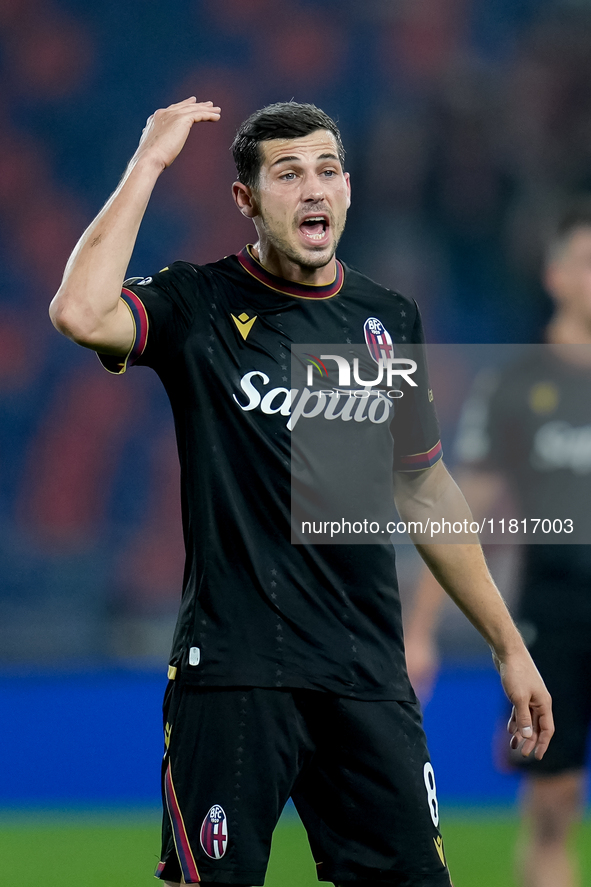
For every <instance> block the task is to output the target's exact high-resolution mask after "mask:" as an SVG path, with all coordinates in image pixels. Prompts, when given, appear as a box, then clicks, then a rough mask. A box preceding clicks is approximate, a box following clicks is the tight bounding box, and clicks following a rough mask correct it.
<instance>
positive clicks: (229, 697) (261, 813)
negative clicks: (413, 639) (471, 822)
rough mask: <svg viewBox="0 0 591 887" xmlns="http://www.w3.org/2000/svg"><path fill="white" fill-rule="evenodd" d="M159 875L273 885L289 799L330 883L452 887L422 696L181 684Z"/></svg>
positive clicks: (167, 707) (176, 690) (172, 709)
mask: <svg viewBox="0 0 591 887" xmlns="http://www.w3.org/2000/svg"><path fill="white" fill-rule="evenodd" d="M164 719H165V739H166V745H167V748H166V753H165V756H164V761H163V768H162V772H163V799H164V805H165V812H164V820H163V840H162V856H161V862H160V864H159V865H158V868H157V870H156V877H158V878H162V879H163V880H167V881H176V882H180V881H181V880H182V877H183V878H184V882H185V883H187V884H194V883H197V882H198V881H199V880H202V881H205V882H208V881H211V882H218V883H226V884H246V885H260V884H263V882H264V877H265V871H266V868H267V863H268V859H269V851H270V848H271V835H272V833H273V829H274V828H275V825H276V824H277V820H278V819H279V816H280V815H281V812H282V810H283V807H284V805H285V803H286V802H287V800H288V798H289V797H290V796H292V797H293V800H294V803H295V805H296V808H297V810H298V812H299V814H300V816H301V818H302V820H303V823H304V826H305V827H306V830H307V833H308V838H309V841H310V846H311V849H312V853H313V856H314V859H315V860H316V864H317V869H318V878H319V880H321V881H333V882H341V881H351V882H353V881H359V880H371V881H380V882H383V883H384V884H391V885H397V887H419V885H425V887H427V885H428V887H450V880H449V875H448V872H447V868H446V865H445V862H444V852H443V842H442V839H441V834H440V832H439V829H438V827H437V826H438V822H439V811H438V806H437V798H436V794H435V780H434V775H433V768H432V767H431V764H430V761H429V755H428V752H427V747H426V743H425V735H424V733H423V729H422V724H421V714H420V710H419V707H418V705H416V704H413V703H408V702H393V701H381V702H375V701H372V702H365V701H362V700H358V699H350V698H346V697H341V696H335V695H332V694H330V693H322V692H319V691H315V690H274V689H259V688H242V689H241V688H219V687H216V688H208V689H203V688H198V687H193V686H187V685H185V686H183V685H181V684H173V683H171V684H169V687H168V689H167V692H166V696H165V703H164Z"/></svg>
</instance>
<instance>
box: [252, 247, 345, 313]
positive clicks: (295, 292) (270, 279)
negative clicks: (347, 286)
mask: <svg viewBox="0 0 591 887" xmlns="http://www.w3.org/2000/svg"><path fill="white" fill-rule="evenodd" d="M236 258H237V259H238V261H239V262H240V264H241V265H242V267H243V268H244V270H245V271H246V272H247V273H248V274H250V275H251V277H254V278H255V279H256V280H258V281H259V283H262V284H264V285H265V286H268V287H269V288H270V289H272V290H275V292H277V293H283V295H286V296H295V297H296V298H298V299H331V298H332V297H333V296H336V294H337V293H338V292H340V291H341V288H342V286H343V283H344V282H345V272H344V269H343V266H342V265H341V263H340V262H339V260H338V259H337V260H336V273H335V278H334V280H333V282H332V283H324V284H315V283H296V282H295V281H293V280H284V279H283V278H282V277H276V276H275V274H271V272H270V271H267V269H266V268H263V266H262V265H261V263H260V262H259V261H258V259H255V257H254V256H253V254H252V244H250V243H249V244H248V246H245V247H244V249H243V250H241V251H240V252H239V253H238V255H237V256H236Z"/></svg>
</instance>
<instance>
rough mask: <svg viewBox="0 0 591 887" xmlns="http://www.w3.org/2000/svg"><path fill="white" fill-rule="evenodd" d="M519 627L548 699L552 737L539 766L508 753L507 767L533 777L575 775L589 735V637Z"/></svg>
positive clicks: (585, 633) (590, 634) (586, 633)
mask: <svg viewBox="0 0 591 887" xmlns="http://www.w3.org/2000/svg"><path fill="white" fill-rule="evenodd" d="M521 627H522V630H523V632H524V636H525V637H526V638H527V637H528V636H531V637H532V640H531V643H529V644H528V646H529V651H530V653H531V655H532V658H533V660H534V662H535V663H536V665H537V667H538V669H539V672H540V674H541V675H542V677H543V679H544V681H545V683H546V686H547V688H548V690H549V692H550V695H551V696H552V711H553V714H554V725H555V728H556V732H555V733H554V736H553V737H552V740H551V742H550V745H549V747H548V751H547V752H546V754H545V755H544V757H543V758H542V760H541V761H536V760H535V759H534V757H533V755H530V757H529V758H524V757H523V756H522V755H521V754H515V753H513V754H511V763H512V764H513V765H515V766H517V767H518V768H519V769H523V770H524V771H525V772H526V773H529V774H531V775H532V776H534V775H536V774H540V775H550V774H557V773H563V772H566V771H568V770H580V769H582V768H583V767H584V766H585V762H586V760H587V755H588V745H589V738H590V732H591V677H590V676H591V632H590V631H578V630H576V629H574V630H558V629H549V628H546V629H543V628H542V629H535V628H534V626H533V625H530V624H528V625H526V626H521Z"/></svg>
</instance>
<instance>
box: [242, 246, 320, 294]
mask: <svg viewBox="0 0 591 887" xmlns="http://www.w3.org/2000/svg"><path fill="white" fill-rule="evenodd" d="M252 254H253V256H254V257H255V259H258V261H259V262H260V263H261V265H262V266H263V268H265V269H266V270H267V271H269V272H270V273H271V274H274V275H275V276H276V277H281V278H282V279H283V280H291V281H293V282H294V283H307V284H308V285H312V286H325V285H326V284H329V283H332V282H333V280H334V279H335V277H336V258H335V257H334V256H333V257H332V258H331V259H330V260H329V262H328V263H327V264H326V265H322V266H321V267H320V268H310V267H308V266H306V265H300V264H299V263H298V262H294V261H293V259H289V258H288V257H287V256H286V255H285V254H284V253H280V252H278V251H277V250H275V249H273V248H272V247H268V248H266V249H265V248H264V247H263V246H262V244H261V242H260V241H258V242H257V243H255V244H254V246H253V247H252Z"/></svg>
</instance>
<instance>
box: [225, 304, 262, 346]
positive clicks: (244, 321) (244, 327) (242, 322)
mask: <svg viewBox="0 0 591 887" xmlns="http://www.w3.org/2000/svg"><path fill="white" fill-rule="evenodd" d="M230 317H231V318H232V320H233V321H234V323H235V324H236V329H237V330H238V332H239V333H240V335H241V336H242V338H243V339H244V341H245V342H246V340H247V338H248V334H249V332H250V331H251V329H252V328H253V326H254V322H255V320H256V319H257V315H256V314H255V315H254V317H249V316H248V314H247V313H246V311H243V312H242V314H239V315H238V317H235V316H234V315H233V314H231V315H230Z"/></svg>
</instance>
